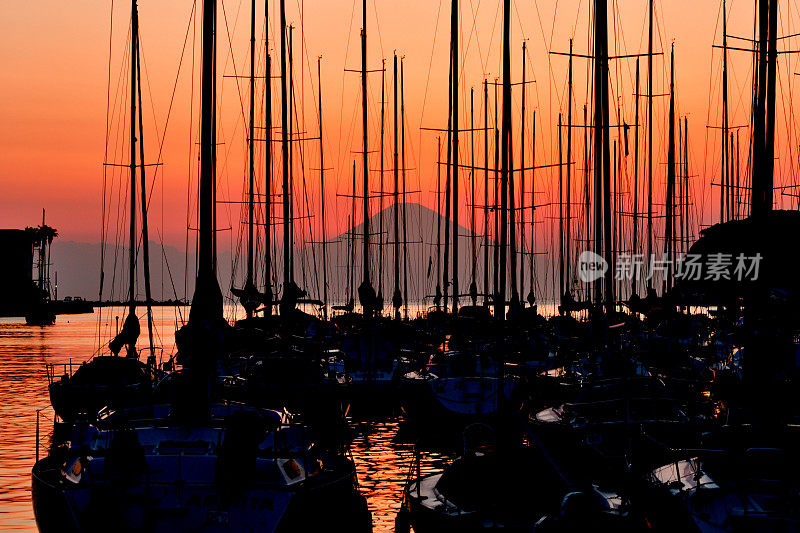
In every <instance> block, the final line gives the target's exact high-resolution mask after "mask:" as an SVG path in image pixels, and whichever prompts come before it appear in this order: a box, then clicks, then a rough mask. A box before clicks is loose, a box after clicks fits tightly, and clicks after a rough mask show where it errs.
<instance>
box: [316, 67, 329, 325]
mask: <svg viewBox="0 0 800 533" xmlns="http://www.w3.org/2000/svg"><path fill="white" fill-rule="evenodd" d="M321 62H322V59H321V58H319V57H318V58H317V92H318V98H317V102H318V105H319V110H318V116H319V195H320V200H321V202H320V206H321V207H320V209H321V212H320V214H321V216H322V316H323V318H324V319H325V320H328V242H327V238H326V236H325V221H326V218H325V157H324V152H323V145H324V143H323V140H322V138H323V135H322V67H321Z"/></svg>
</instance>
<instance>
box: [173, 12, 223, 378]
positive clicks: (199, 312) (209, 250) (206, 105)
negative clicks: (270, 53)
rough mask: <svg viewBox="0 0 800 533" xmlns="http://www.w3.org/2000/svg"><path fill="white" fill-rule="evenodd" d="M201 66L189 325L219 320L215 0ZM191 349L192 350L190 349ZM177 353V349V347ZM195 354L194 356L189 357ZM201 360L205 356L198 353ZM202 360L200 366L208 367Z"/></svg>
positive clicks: (205, 24)
mask: <svg viewBox="0 0 800 533" xmlns="http://www.w3.org/2000/svg"><path fill="white" fill-rule="evenodd" d="M202 35H203V41H202V49H203V67H202V83H201V92H200V102H201V110H200V183H199V206H198V214H199V217H198V218H199V224H198V226H199V232H198V269H197V281H196V283H195V292H194V297H193V298H192V307H191V311H190V312H189V325H192V324H193V323H196V322H200V323H210V322H219V321H221V320H222V293H221V292H220V290H219V284H218V283H217V276H216V272H215V263H216V260H215V255H216V251H215V248H214V233H215V227H214V224H215V216H214V210H215V209H214V198H215V194H214V188H215V183H216V154H215V152H216V143H215V134H214V130H215V129H216V118H215V112H214V107H215V83H214V79H215V76H216V42H215V41H216V1H215V0H205V1H204V2H203V32H202ZM189 348H190V350H191V347H189ZM179 350H180V348H179ZM192 355H194V354H192ZM198 355H199V356H200V357H205V356H203V355H202V354H198ZM207 363H208V361H204V362H203V364H207Z"/></svg>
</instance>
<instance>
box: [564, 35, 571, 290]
mask: <svg viewBox="0 0 800 533" xmlns="http://www.w3.org/2000/svg"><path fill="white" fill-rule="evenodd" d="M568 69H569V74H568V80H567V161H566V164H567V183H566V189H565V191H564V194H565V200H566V220H565V221H564V222H565V225H566V230H565V235H564V238H565V239H566V240H565V242H564V252H565V255H566V257H565V258H564V276H565V278H564V280H565V283H564V290H565V291H566V292H567V293H569V292H570V288H569V280H570V275H569V265H570V246H571V241H570V235H571V231H570V230H571V223H572V194H571V191H572V39H570V40H569V65H568Z"/></svg>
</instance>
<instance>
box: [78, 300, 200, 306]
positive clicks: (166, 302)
mask: <svg viewBox="0 0 800 533" xmlns="http://www.w3.org/2000/svg"><path fill="white" fill-rule="evenodd" d="M85 302H86V303H87V304H89V305H91V306H92V307H127V305H128V304H129V302H127V301H120V300H104V301H102V302H97V301H89V300H86V301H85ZM150 305H151V306H152V307H185V306H188V305H189V302H188V301H186V300H153V301H152V302H150ZM145 306H147V302H145V301H139V300H137V301H136V307H145Z"/></svg>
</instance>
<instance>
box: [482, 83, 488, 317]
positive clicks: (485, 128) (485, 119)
mask: <svg viewBox="0 0 800 533" xmlns="http://www.w3.org/2000/svg"><path fill="white" fill-rule="evenodd" d="M483 301H484V305H485V306H487V307H488V306H489V84H488V81H487V80H486V78H484V79H483Z"/></svg>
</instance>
